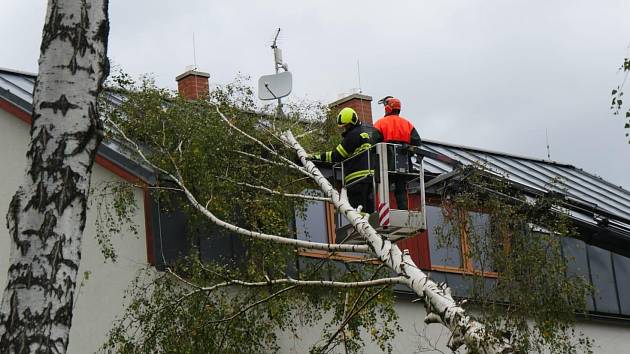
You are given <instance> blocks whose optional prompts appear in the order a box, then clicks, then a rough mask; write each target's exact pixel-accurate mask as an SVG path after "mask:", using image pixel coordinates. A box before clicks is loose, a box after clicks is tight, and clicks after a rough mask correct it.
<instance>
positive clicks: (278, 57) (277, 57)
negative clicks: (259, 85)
mask: <svg viewBox="0 0 630 354" xmlns="http://www.w3.org/2000/svg"><path fill="white" fill-rule="evenodd" d="M279 35H280V27H278V30H277V31H276V35H275V37H274V38H273V43H272V44H271V49H273V61H274V69H275V70H276V74H277V73H278V71H279V70H280V68H282V69H284V71H289V66H288V65H287V64H285V63H283V62H282V49H280V48H278V44H277V43H278V36H279ZM278 115H280V116H283V115H284V112H283V111H282V99H280V98H278Z"/></svg>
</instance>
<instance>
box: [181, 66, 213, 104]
mask: <svg viewBox="0 0 630 354" xmlns="http://www.w3.org/2000/svg"><path fill="white" fill-rule="evenodd" d="M209 77H210V74H208V73H204V72H201V71H197V70H188V71H186V72H185V73H183V74H181V75H179V76H177V77H176V78H175V80H176V81H177V91H179V95H180V96H182V97H184V98H185V99H188V100H198V99H203V98H206V97H208V92H209V91H208V90H209V88H208V78H209Z"/></svg>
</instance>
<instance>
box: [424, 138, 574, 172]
mask: <svg viewBox="0 0 630 354" xmlns="http://www.w3.org/2000/svg"><path fill="white" fill-rule="evenodd" d="M422 142H423V143H429V144H437V145H444V146H450V147H455V148H460V149H464V150H472V151H477V152H483V153H487V154H491V155H499V156H506V157H514V158H518V159H523V160H529V161H536V162H542V163H545V164H549V165H555V166H563V167H570V168H573V169H576V170H577V169H578V168H577V167H575V166H573V165H571V164H568V163H563V162H557V161H552V160H545V159H540V158H536V157H529V156H523V155H518V154H512V153H506V152H502V151H496V150H490V149H483V148H478V147H473V146H466V145H459V144H453V143H447V142H443V141H437V140H431V139H424V138H423V139H422Z"/></svg>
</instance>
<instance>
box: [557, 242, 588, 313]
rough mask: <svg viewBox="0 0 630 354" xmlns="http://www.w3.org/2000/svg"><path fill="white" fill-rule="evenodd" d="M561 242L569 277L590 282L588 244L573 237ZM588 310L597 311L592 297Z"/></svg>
mask: <svg viewBox="0 0 630 354" xmlns="http://www.w3.org/2000/svg"><path fill="white" fill-rule="evenodd" d="M561 242H562V254H563V255H564V259H565V261H566V262H567V276H568V277H574V276H579V277H582V278H583V279H586V280H587V281H589V282H590V276H589V270H588V260H587V258H586V244H585V243H584V241H582V240H578V239H575V238H572V237H563V238H562V240H561ZM586 308H587V309H588V310H589V311H593V310H595V305H594V303H593V297H592V296H589V297H588V299H587V304H586Z"/></svg>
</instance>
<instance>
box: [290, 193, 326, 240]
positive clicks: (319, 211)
mask: <svg viewBox="0 0 630 354" xmlns="http://www.w3.org/2000/svg"><path fill="white" fill-rule="evenodd" d="M295 231H296V234H297V238H298V239H299V240H306V241H313V242H323V243H328V230H327V228H326V208H325V206H324V202H318V201H308V202H306V203H305V206H304V213H301V212H300V211H296V212H295Z"/></svg>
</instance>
